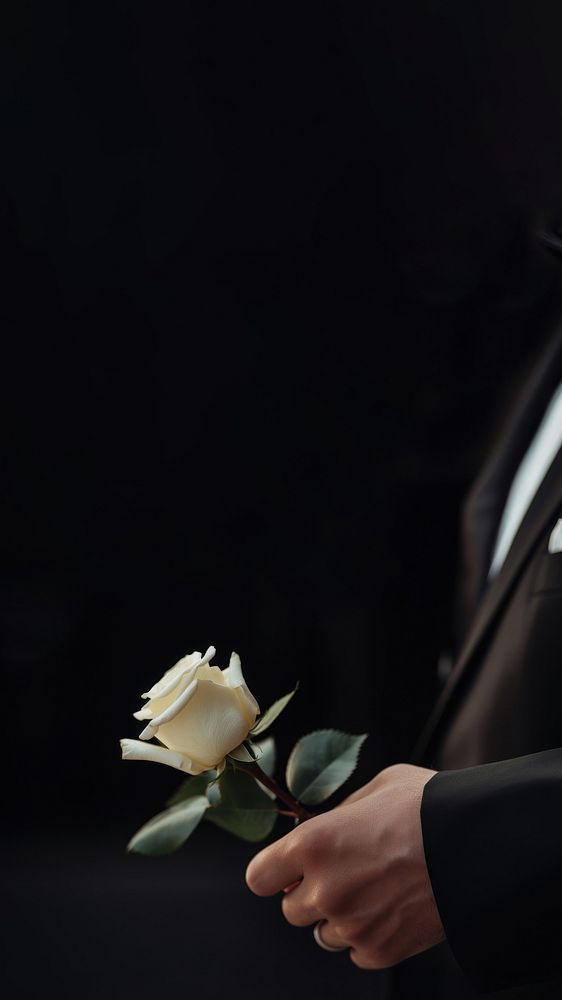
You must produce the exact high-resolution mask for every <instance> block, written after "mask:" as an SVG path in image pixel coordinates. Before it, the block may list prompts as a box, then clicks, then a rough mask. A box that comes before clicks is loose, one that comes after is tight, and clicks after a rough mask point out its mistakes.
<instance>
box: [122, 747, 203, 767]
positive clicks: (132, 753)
mask: <svg viewBox="0 0 562 1000" xmlns="http://www.w3.org/2000/svg"><path fill="white" fill-rule="evenodd" d="M119 742H120V744H121V752H122V755H123V760H150V761H153V762H154V763H155V764H168V766H169V767H175V768H176V769H177V770H178V771H185V772H186V773H187V774H200V773H201V770H203V768H199V767H198V765H197V764H195V763H194V762H193V761H192V760H191V759H190V758H189V757H188V756H187V754H184V753H180V752H179V751H177V750H168V749H167V748H166V747H158V746H156V745H155V744H154V743H141V742H140V740H120V741H119Z"/></svg>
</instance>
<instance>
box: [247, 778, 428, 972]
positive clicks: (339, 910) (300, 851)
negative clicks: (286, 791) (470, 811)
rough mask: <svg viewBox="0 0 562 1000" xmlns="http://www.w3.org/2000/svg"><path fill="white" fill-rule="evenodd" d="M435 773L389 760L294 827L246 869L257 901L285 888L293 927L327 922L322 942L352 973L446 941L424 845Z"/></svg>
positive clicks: (287, 913)
mask: <svg viewBox="0 0 562 1000" xmlns="http://www.w3.org/2000/svg"><path fill="white" fill-rule="evenodd" d="M435 773H436V772H435V771H431V770H428V769H427V768H423V767H415V766H414V765H411V764H395V765H393V766H392V767H388V768H386V769H385V770H384V771H381V772H380V774H378V775H376V777H375V778H373V779H372V781H369V782H368V783H367V784H366V785H364V786H363V787H362V788H360V789H359V790H358V791H357V792H355V793H354V794H353V795H350V796H349V798H347V799H345V801H344V802H342V803H341V804H340V805H339V806H337V807H336V808H335V809H332V810H331V811H330V812H326V813H323V814H321V815H319V816H315V817H313V818H312V819H309V820H307V821H306V822H304V823H302V824H300V825H299V826H297V827H296V828H295V829H294V830H292V831H291V832H290V833H288V834H287V835H286V836H285V837H282V838H281V839H280V840H278V841H276V842H275V843H274V844H271V845H270V846H268V847H266V848H265V849H264V850H263V851H261V852H260V853H259V854H257V855H256V856H255V857H254V858H253V860H252V861H251V862H250V864H249V865H248V868H247V871H246V882H247V884H248V886H249V888H250V889H251V890H252V892H254V893H256V895H258V896H271V895H273V894H275V893H277V892H280V891H281V890H284V892H285V896H284V898H283V900H282V909H283V914H284V916H285V918H286V919H287V920H288V921H289V923H290V924H293V925H294V926H295V927H306V926H307V925H308V924H316V923H317V922H318V921H319V920H322V921H326V922H325V923H323V924H322V927H321V929H320V931H321V937H322V940H323V941H324V942H325V944H327V945H331V946H333V947H342V948H344V947H345V948H350V949H351V950H350V953H349V955H350V958H351V961H352V962H353V963H354V964H355V965H356V966H358V967H359V968H360V969H383V968H387V967H388V966H391V965H396V963H397V962H401V961H403V960H404V959H406V958H409V957H410V956H412V955H416V954H417V953H418V952H421V951H425V950H426V949H427V948H431V947H433V945H436V944H438V943H439V942H440V941H443V940H444V937H445V934H444V931H443V925H442V923H441V920H440V917H439V913H438V911H437V906H436V904H435V899H434V897H433V892H432V888H431V882H430V880H429V875H428V873H427V867H426V862H425V856H424V849H423V838H422V828H421V819H420V806H421V799H422V794H423V789H424V786H425V784H426V783H427V782H428V781H429V779H430V778H432V777H433V775H434V774H435Z"/></svg>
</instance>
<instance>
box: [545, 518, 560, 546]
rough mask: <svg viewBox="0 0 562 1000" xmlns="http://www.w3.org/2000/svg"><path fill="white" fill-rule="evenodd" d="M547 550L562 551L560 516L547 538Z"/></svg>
mask: <svg viewBox="0 0 562 1000" xmlns="http://www.w3.org/2000/svg"><path fill="white" fill-rule="evenodd" d="M548 551H549V552H550V553H551V554H554V553H555V552H562V517H559V518H558V520H557V522H556V524H555V525H554V527H553V529H552V531H551V532H550V538H549V539H548Z"/></svg>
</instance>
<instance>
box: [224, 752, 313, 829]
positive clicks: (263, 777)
mask: <svg viewBox="0 0 562 1000" xmlns="http://www.w3.org/2000/svg"><path fill="white" fill-rule="evenodd" d="M235 766H236V767H238V768H239V769H240V770H241V771H245V772H246V774H250V775H251V776H252V778H255V779H256V781H259V782H260V783H261V784H262V785H265V787H266V788H269V790H270V791H271V792H273V793H274V795H276V796H277V798H278V799H281V802H284V803H285V805H286V806H289V808H290V809H291V810H292V812H294V813H296V815H297V816H298V818H299V819H300V820H301V822H303V823H304V821H305V819H312V817H313V816H314V813H311V812H309V811H308V809H305V808H304V806H302V805H301V804H300V802H297V800H296V799H294V798H293V796H292V795H290V794H289V792H286V791H285V789H284V788H281V785H278V784H277V782H276V780H275V778H270V776H269V774H266V773H265V771H262V769H261V767H260V766H259V764H257V763H256V762H255V761H252V763H250V762H249V761H248V762H247V763H246V762H245V761H244V762H243V761H240V760H237V761H235Z"/></svg>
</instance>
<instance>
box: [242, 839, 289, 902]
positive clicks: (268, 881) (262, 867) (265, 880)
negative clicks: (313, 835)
mask: <svg viewBox="0 0 562 1000" xmlns="http://www.w3.org/2000/svg"><path fill="white" fill-rule="evenodd" d="M299 843H300V841H299V837H298V830H295V831H294V832H291V833H288V834H287V836H286V837H282V838H281V840H277V841H276V842H275V843H274V844H271V845H270V846H269V847H266V848H265V850H264V851H260V853H259V854H256V856H255V858H253V859H252V861H250V864H249V865H248V867H247V869H246V883H247V885H248V888H249V889H251V890H252V892H255V894H256V896H273V895H274V893H276V892H281V890H282V889H284V888H285V887H289V886H291V885H292V884H293V883H294V882H299V881H300V879H301V878H302V876H303V861H302V852H301V850H300V848H299ZM293 891H297V890H293ZM289 895H292V893H289Z"/></svg>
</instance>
